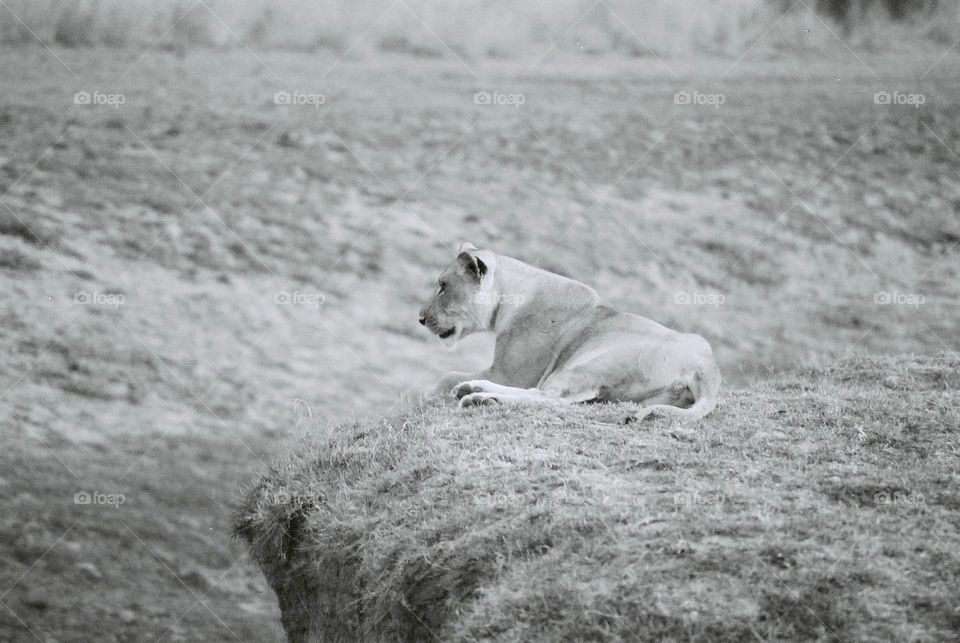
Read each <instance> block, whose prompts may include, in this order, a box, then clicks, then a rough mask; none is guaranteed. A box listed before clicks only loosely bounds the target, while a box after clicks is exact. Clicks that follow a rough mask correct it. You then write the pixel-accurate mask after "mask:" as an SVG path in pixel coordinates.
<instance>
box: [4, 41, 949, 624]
mask: <svg viewBox="0 0 960 643" xmlns="http://www.w3.org/2000/svg"><path fill="white" fill-rule="evenodd" d="M944 50H946V47H943V48H942V49H941V50H939V51H936V52H930V53H929V54H923V55H917V56H915V57H902V56H887V57H882V56H869V55H868V54H866V53H864V52H859V53H857V54H853V53H851V52H847V51H846V50H844V49H843V48H842V47H839V46H838V51H837V52H836V53H835V54H834V55H831V56H824V55H820V54H817V55H811V56H809V57H806V58H802V59H799V60H797V61H794V62H786V61H784V60H775V61H770V60H766V59H758V60H754V59H752V57H751V56H747V57H746V58H745V59H744V60H742V61H739V62H737V61H736V60H735V59H730V58H726V59H709V60H704V61H692V60H687V61H676V60H673V59H664V60H659V59H657V58H654V57H648V58H639V59H635V60H623V59H604V58H590V59H583V60H581V59H578V60H577V61H570V60H566V61H560V60H556V59H554V58H552V57H547V58H545V59H544V60H543V61H542V62H540V63H538V64H537V65H536V66H535V67H533V69H530V66H531V65H532V64H533V63H534V62H536V61H535V58H536V56H534V57H533V58H532V59H530V60H529V61H485V62H483V61H474V60H471V61H458V60H456V59H450V60H432V59H422V58H421V59H410V58H402V57H393V56H381V57H377V58H375V59H371V60H366V61H353V60H343V61H338V60H337V59H336V58H335V57H333V56H332V55H329V54H327V53H322V52H321V53H320V54H303V53H294V52H286V53H284V52H250V51H247V50H243V49H234V50H227V51H211V50H198V51H195V52H186V53H185V54H184V55H178V54H177V53H175V52H168V51H163V50H154V51H150V52H147V53H146V54H145V55H143V52H142V51H139V50H137V51H134V50H125V49H105V50H99V49H63V48H53V49H51V50H46V49H44V48H42V47H39V46H34V47H18V48H5V49H4V50H3V51H2V52H0V85H2V87H3V88H4V91H3V94H2V97H0V131H2V136H0V195H2V197H0V204H2V205H0V273H2V279H0V293H2V301H3V304H2V308H0V310H2V315H3V328H4V332H3V333H2V334H0V378H2V390H3V391H4V395H3V398H2V403H0V424H2V426H3V427H4V428H5V430H6V433H7V434H6V440H5V448H4V449H3V451H2V453H0V499H2V503H3V507H4V511H3V516H2V523H0V529H2V530H3V531H2V533H3V538H0V560H2V565H0V638H11V639H14V640H33V638H34V637H36V638H39V639H40V640H44V639H46V638H55V639H57V640H82V639H89V638H90V637H96V638H98V639H101V640H110V639H115V640H141V639H158V638H160V639H163V640H168V639H169V640H202V639H213V640H218V639H223V638H227V639H232V638H237V639H240V640H251V639H252V640H276V639H278V638H280V636H281V634H282V630H281V626H280V622H279V616H278V613H277V609H276V606H275V600H274V596H273V595H272V594H271V593H270V591H269V589H268V587H267V585H266V583H265V582H264V580H263V579H262V578H261V576H260V574H259V572H258V571H257V570H256V569H255V567H254V566H253V565H251V564H250V563H249V561H247V560H246V559H245V558H244V557H243V554H242V548H241V547H240V546H238V545H236V544H233V545H231V544H230V542H229V535H230V531H231V527H230V515H231V512H232V511H233V509H234V504H235V502H236V500H237V498H238V497H239V495H240V489H241V488H242V487H243V486H244V485H246V484H248V483H249V482H250V481H251V480H252V479H254V477H255V475H256V474H257V472H258V471H262V470H265V469H266V467H267V463H268V462H269V461H270V460H271V459H272V458H273V457H274V456H276V455H277V454H279V453H281V452H283V451H285V450H286V449H288V448H289V447H290V446H291V445H292V444H296V439H297V438H299V437H300V436H302V435H303V434H305V433H308V432H323V431H325V430H329V427H332V426H340V422H341V421H343V420H344V419H345V418H350V417H355V416H370V415H373V416H376V415H380V414H383V413H387V412H388V411H389V410H390V409H391V407H393V406H395V405H398V403H399V406H404V407H406V406H407V405H409V404H413V400H414V398H415V397H416V394H417V393H419V392H421V391H422V390H424V389H426V388H427V387H428V386H429V384H430V383H432V381H433V380H434V379H435V378H436V377H437V376H438V375H439V374H440V373H442V372H443V371H445V370H449V369H451V368H453V367H455V366H457V367H461V368H469V367H471V366H477V367H479V366H483V365H484V362H485V361H486V359H487V358H488V356H489V351H490V343H489V340H487V339H484V338H471V339H469V340H468V341H465V342H464V343H463V344H462V345H461V346H460V347H458V348H457V349H456V350H455V351H452V352H447V351H445V350H443V349H442V348H441V347H440V345H439V344H438V343H437V342H436V341H435V340H432V339H431V338H430V337H428V336H427V334H426V332H425V331H423V330H422V329H420V328H419V326H417V324H416V312H417V308H418V307H419V305H420V303H421V301H422V299H423V298H424V297H426V296H427V294H428V293H429V291H430V288H431V284H432V282H433V279H434V278H435V275H436V272H437V270H438V269H439V267H440V266H442V265H444V264H445V263H446V262H447V261H448V260H449V258H450V256H451V254H452V252H453V249H454V248H455V247H456V244H457V243H458V242H459V241H461V240H464V239H469V240H471V241H473V242H474V243H476V244H477V245H478V246H481V247H484V246H486V247H491V248H494V249H496V250H498V251H499V252H502V253H505V254H511V255H513V256H516V257H519V258H521V259H525V260H527V261H530V262H533V263H536V264H538V265H541V266H544V267H546V268H549V269H552V270H556V271H560V272H563V273H565V274H568V275H571V276H574V277H577V278H580V279H582V280H584V281H587V282H589V283H590V284H591V285H593V286H595V287H596V288H597V290H598V291H599V292H600V293H601V294H602V295H603V296H604V297H605V298H606V299H607V300H608V301H609V302H611V303H613V304H614V305H616V306H619V307H621V308H624V309H628V310H632V311H635V312H639V313H641V314H645V315H648V316H650V317H653V318H655V319H657V320H659V321H661V322H663V323H666V324H669V325H672V326H675V327H678V328H682V329H686V330H691V331H696V332H700V333H702V334H704V335H705V336H706V337H708V338H709V339H710V341H711V342H712V343H713V345H714V346H715V348H716V352H717V354H718V356H719V359H720V362H721V367H722V369H723V370H724V374H725V376H726V379H727V381H728V383H729V386H730V387H731V388H730V395H731V396H732V397H731V400H733V401H736V400H741V401H743V400H745V399H747V397H748V394H749V393H748V392H749V391H750V390H751V389H750V387H751V386H752V385H753V384H754V383H755V382H762V381H764V380H767V379H769V378H771V377H773V376H774V374H777V377H782V376H781V375H779V373H781V372H790V371H791V370H792V369H794V368H797V367H798V366H800V365H810V366H818V365H819V366H823V365H826V364H829V363H832V361H833V360H834V359H835V358H837V357H843V356H846V355H853V354H860V353H875V354H901V353H910V352H916V353H923V354H927V355H932V354H936V353H939V352H941V351H947V350H952V349H955V347H956V332H957V322H956V319H957V316H956V314H955V312H956V309H957V299H956V296H957V292H956V284H957V283H958V281H957V279H958V276H960V275H958V263H957V246H956V244H957V242H958V241H960V218H958V216H957V215H958V212H960V184H958V180H957V177H958V175H960V173H958V167H960V164H958V161H960V157H958V156H957V153H958V151H960V128H958V122H960V120H958V116H960V102H958V98H957V97H958V96H960V93H958V91H957V90H958V85H960V81H958V78H960V76H958V75H957V73H956V72H957V68H958V66H957V62H958V61H957V58H956V56H955V55H954V54H948V55H946V56H943V57H941V54H942V53H943V51H944ZM181 53H182V52H181ZM858 57H859V59H858ZM684 91H685V92H688V93H689V96H690V97H691V100H690V103H691V104H677V102H676V100H675V95H676V94H677V92H684ZM878 91H886V92H890V93H891V95H897V94H894V92H899V94H898V95H911V94H923V95H924V97H925V102H924V104H923V105H922V106H920V107H919V108H917V107H914V106H912V105H908V104H886V105H884V104H876V103H875V101H874V95H875V93H876V92H878ZM278 92H286V93H287V94H289V95H290V97H291V101H290V103H291V104H278V103H277V102H276V100H275V96H276V95H277V93H278ZM477 92H490V97H491V103H492V104H478V103H477V102H476V99H475V96H476V94H477ZM320 95H322V101H321V99H320ZM721 95H722V96H723V103H722V104H721V105H718V106H713V105H710V104H707V103H702V102H701V101H711V100H712V102H713V103H718V102H719V96H721ZM521 96H522V102H521V98H520V97H521ZM500 97H503V98H500ZM711 97H712V98H711ZM500 101H504V104H500ZM482 102H483V100H482V99H481V103H482ZM680 102H681V103H682V102H683V101H682V100H681V101H680ZM281 103H283V101H282V100H281ZM881 363H882V362H881ZM811 385H815V383H812V384H811ZM885 390H886V389H883V390H882V391H880V393H878V395H881V396H882V395H887V396H889V399H888V400H887V401H885V402H884V404H886V405H887V406H884V407H883V408H890V405H892V404H894V403H895V402H896V401H897V400H900V397H898V396H901V393H899V392H897V390H898V389H896V388H895V387H894V388H891V389H889V390H890V392H889V393H884V392H883V391H885ZM841 394H843V390H842V389H837V393H836V396H835V398H830V394H829V392H827V393H824V396H825V397H824V399H834V401H836V400H839V399H842V398H841V397H840V395H841ZM782 395H783V397H790V395H791V394H790V393H783V394H782ZM797 395H799V393H798V394H797ZM902 395H903V396H906V397H904V399H903V400H901V401H903V402H904V403H910V401H911V399H912V398H909V396H907V395H906V394H905V393H904V394H902ZM923 399H927V398H923ZM805 400H806V398H804V397H802V396H800V397H799V398H798V399H797V400H793V402H791V404H794V405H797V404H801V405H802V404H803V403H804V401H805ZM743 403H744V404H745V406H742V407H738V406H736V405H735V404H733V402H731V404H732V406H731V407H730V408H731V409H737V408H742V410H743V411H744V412H746V411H749V410H755V409H753V407H751V406H749V405H746V402H743ZM785 403H786V402H785ZM931 403H933V402H931ZM790 408H794V406H791V407H790ZM763 409H766V407H763ZM761 410H762V409H761ZM764 412H766V411H764ZM796 412H797V413H801V412H802V413H808V414H810V413H812V414H821V413H822V414H825V415H824V416H823V417H824V418H826V419H824V420H823V421H824V422H827V421H828V420H829V422H832V423H834V424H836V423H840V424H842V425H843V426H844V427H846V423H854V427H853V428H855V423H856V422H857V421H858V420H857V419H856V417H854V416H851V417H847V416H845V415H843V414H842V413H841V411H839V410H837V409H836V407H834V406H829V405H828V403H827V402H826V401H823V402H817V403H816V405H815V406H812V407H810V409H808V410H803V409H801V408H796ZM871 412H872V411H871ZM917 412H918V413H919V411H917ZM938 412H939V411H938ZM726 413H727V415H725V416H724V418H725V419H724V422H729V423H731V424H736V420H735V418H734V417H733V416H731V415H730V413H733V411H732V410H730V411H727V412H726ZM817 417H820V415H817ZM937 417H939V416H937ZM829 418H833V419H832V420H830V419H829ZM871 418H872V419H871ZM868 419H869V420H870V422H873V424H869V426H876V427H879V426H881V425H882V423H883V420H882V419H878V418H876V417H875V416H872V415H871V416H869V417H867V418H865V419H864V420H863V421H864V422H867V420H868ZM469 421H470V422H473V421H474V420H469ZM938 421H939V420H938ZM811 422H812V420H811ZM817 426H819V425H817ZM831 426H832V425H831ZM864 426H868V424H864ZM937 426H939V425H937ZM801 428H802V427H801ZM711 430H712V431H714V432H718V431H720V430H721V429H720V428H718V427H714V428H713V429H711ZM757 430H763V431H769V432H771V434H772V432H773V431H775V430H778V429H776V428H775V425H771V426H770V427H766V428H759V427H758V428H757ZM791 430H794V429H791ZM800 430H801V429H800V428H797V429H796V430H795V431H797V432H799V431H800ZM844 430H846V429H844ZM878 430H879V429H878ZM620 431H623V430H622V429H620ZM791 435H792V434H791ZM826 435H828V434H824V433H814V434H811V435H810V437H809V440H810V441H814V440H815V439H816V438H817V437H818V436H826ZM867 435H870V434H869V433H868V434H867ZM742 437H743V436H742V435H741V434H734V438H733V440H734V442H733V444H730V445H728V446H727V447H725V448H730V449H735V448H736V446H737V444H738V442H737V440H740V439H741V438H742ZM641 438H642V430H641V431H640V432H639V434H638V436H637V438H636V439H641ZM583 439H587V436H584V437H583ZM824 439H826V438H824ZM831 439H833V438H831ZM835 439H837V440H841V439H843V440H846V439H848V438H847V437H842V438H841V437H836V438H835ZM894 444H899V443H894ZM938 444H941V443H938ZM941 447H943V448H945V446H944V445H942V444H941ZM811 448H813V447H811ZM817 448H820V446H817ZM891 448H895V447H891ZM938 448H940V447H938ZM791 453H792V452H791ZM763 457H765V456H764V452H763V451H761V452H758V453H757V458H763ZM771 457H772V456H771ZM777 457H780V456H777ZM904 457H906V456H904ZM773 462H774V460H770V461H767V462H766V463H765V464H764V466H768V465H771V464H772V463H773ZM844 462H846V463H847V465H849V466H853V464H855V463H856V462H857V460H856V456H855V454H854V455H850V456H849V458H848V459H847V460H845V461H844ZM926 462H928V463H929V464H930V466H931V467H932V468H931V469H930V470H929V475H931V476H940V477H941V478H942V479H943V480H944V481H945V482H944V484H950V481H951V480H952V478H951V477H950V476H951V475H955V474H951V473H949V471H950V470H949V469H948V468H946V467H945V466H944V467H942V468H941V466H940V464H939V463H940V461H939V460H937V459H936V458H934V459H931V460H928V461H926ZM877 471H878V472H879V471H880V470H879V469H878V470H877ZM837 475H841V483H843V484H846V483H845V482H843V481H844V478H843V477H842V476H843V474H842V473H840V474H837ZM877 475H878V478H877V480H881V479H882V480H886V478H883V477H882V476H880V473H878V474H877ZM871 480H872V479H871ZM874 483H876V484H880V482H877V481H864V483H863V484H874ZM84 493H86V494H92V495H91V496H90V502H89V503H88V504H87V503H84V499H85V498H86V497H85V496H83V495H80V496H78V495H77V494H84ZM664 493H665V492H664ZM924 493H925V491H924ZM121 495H122V496H123V502H122V504H121V503H120V502H119V496H121ZM954 527H955V525H954ZM816 529H817V530H818V531H817V533H820V532H821V531H827V530H829V525H827V524H821V525H820V526H818V527H816ZM813 542H816V539H814V541H813ZM814 549H815V548H814V547H813V546H812V545H811V549H810V551H807V550H804V551H805V552H807V553H804V554H803V555H809V556H814V555H815V554H816V552H815V551H814ZM944 560H946V559H944ZM837 582H842V581H837ZM865 582H866V581H865ZM78 590H79V591H78ZM918 609H919V608H918ZM931 609H933V608H931ZM937 609H939V608H937ZM943 609H944V610H946V609H947V608H946V607H944V608H943ZM937 613H938V614H940V613H945V612H942V610H941V611H940V612H937ZM478 618H480V617H478ZM938 618H939V617H938ZM944 618H946V616H944ZM479 622H480V621H478V623H479ZM518 622H519V621H518ZM937 622H938V623H939V621H937ZM478 627H479V626H478ZM505 627H507V629H505V630H504V631H509V627H508V625H505ZM925 627H928V628H929V631H930V632H932V633H934V634H936V633H938V632H942V631H943V630H942V627H943V626H941V625H937V624H936V623H932V622H931V623H930V624H927V625H925ZM937 628H941V629H937ZM475 631H477V632H479V631H480V630H475Z"/></svg>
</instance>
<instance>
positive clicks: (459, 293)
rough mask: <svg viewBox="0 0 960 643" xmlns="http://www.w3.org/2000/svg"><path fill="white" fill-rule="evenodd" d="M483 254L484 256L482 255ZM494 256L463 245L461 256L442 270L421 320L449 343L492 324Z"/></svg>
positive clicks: (460, 251) (449, 344)
mask: <svg viewBox="0 0 960 643" xmlns="http://www.w3.org/2000/svg"><path fill="white" fill-rule="evenodd" d="M481 255H483V257H481ZM494 262H495V259H494V255H493V254H492V253H488V252H481V251H479V250H477V248H476V247H475V246H474V245H473V244H470V243H463V244H460V249H459V252H458V254H457V258H456V259H455V260H454V262H453V263H451V264H450V265H449V266H447V268H446V269H445V270H444V271H443V272H442V273H440V277H439V278H438V279H437V288H436V289H435V290H434V291H433V296H432V297H430V301H428V302H427V303H426V305H425V306H424V307H423V308H422V309H421V310H420V323H421V324H423V325H424V326H426V327H427V328H429V329H430V332H432V333H433V334H435V335H436V336H437V337H439V338H440V339H442V340H443V341H444V343H446V344H447V345H448V346H452V345H454V344H456V343H457V341H458V340H459V339H460V338H461V337H464V336H466V335H469V334H470V333H473V332H476V331H478V330H485V329H486V327H487V325H488V323H489V317H490V315H489V312H488V310H487V309H488V308H489V306H488V301H489V300H490V297H488V296H485V293H487V292H489V290H490V288H491V286H492V280H493V275H492V272H493V270H492V269H493V264H494Z"/></svg>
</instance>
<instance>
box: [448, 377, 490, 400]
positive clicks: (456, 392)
mask: <svg viewBox="0 0 960 643" xmlns="http://www.w3.org/2000/svg"><path fill="white" fill-rule="evenodd" d="M472 393H483V386H482V385H481V383H480V382H479V381H478V380H471V381H469V382H460V383H459V384H457V385H456V386H454V387H453V390H452V391H450V394H451V395H453V396H454V397H455V398H457V399H458V400H462V399H463V398H464V397H466V396H467V395H470V394H472Z"/></svg>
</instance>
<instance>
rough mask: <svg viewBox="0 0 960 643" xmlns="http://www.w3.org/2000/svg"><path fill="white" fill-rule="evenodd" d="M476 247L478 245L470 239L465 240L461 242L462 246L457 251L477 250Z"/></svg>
mask: <svg viewBox="0 0 960 643" xmlns="http://www.w3.org/2000/svg"><path fill="white" fill-rule="evenodd" d="M476 249H477V247H476V246H475V245H473V244H472V243H470V242H469V241H464V242H463V243H461V244H460V248H459V249H458V250H457V252H470V251H471V250H476Z"/></svg>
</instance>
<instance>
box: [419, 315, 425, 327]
mask: <svg viewBox="0 0 960 643" xmlns="http://www.w3.org/2000/svg"><path fill="white" fill-rule="evenodd" d="M420 325H421V326H426V325H427V318H426V317H424V316H423V315H420Z"/></svg>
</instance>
